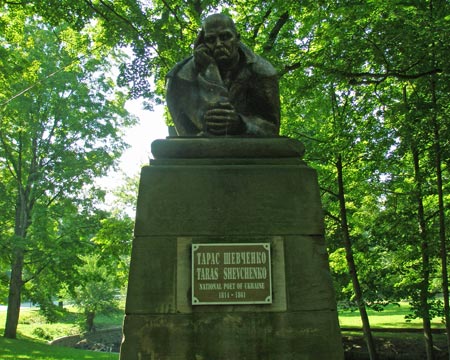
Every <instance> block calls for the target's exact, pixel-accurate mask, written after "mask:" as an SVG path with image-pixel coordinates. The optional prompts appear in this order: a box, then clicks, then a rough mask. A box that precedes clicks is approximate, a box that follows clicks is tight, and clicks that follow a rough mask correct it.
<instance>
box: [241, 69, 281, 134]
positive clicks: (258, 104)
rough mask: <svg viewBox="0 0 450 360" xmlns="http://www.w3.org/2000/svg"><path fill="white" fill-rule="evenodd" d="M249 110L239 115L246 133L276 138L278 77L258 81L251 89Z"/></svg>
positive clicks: (278, 109) (278, 96)
mask: <svg viewBox="0 0 450 360" xmlns="http://www.w3.org/2000/svg"><path fill="white" fill-rule="evenodd" d="M252 89H253V90H252V92H253V94H252V95H251V96H252V100H251V101H250V103H249V104H250V109H249V111H248V112H246V114H239V115H240V117H241V119H242V121H243V122H244V124H245V127H246V133H247V134H248V135H254V136H276V135H278V133H279V129H280V94H279V88H278V77H277V76H276V75H275V76H268V77H263V78H260V79H258V80H257V81H255V82H254V86H253V87H252Z"/></svg>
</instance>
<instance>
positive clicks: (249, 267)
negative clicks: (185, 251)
mask: <svg viewBox="0 0 450 360" xmlns="http://www.w3.org/2000/svg"><path fill="white" fill-rule="evenodd" d="M271 303H272V280H271V261H270V244H269V243H245V244H238V243H227V244H193V245H192V305H229V304H271Z"/></svg>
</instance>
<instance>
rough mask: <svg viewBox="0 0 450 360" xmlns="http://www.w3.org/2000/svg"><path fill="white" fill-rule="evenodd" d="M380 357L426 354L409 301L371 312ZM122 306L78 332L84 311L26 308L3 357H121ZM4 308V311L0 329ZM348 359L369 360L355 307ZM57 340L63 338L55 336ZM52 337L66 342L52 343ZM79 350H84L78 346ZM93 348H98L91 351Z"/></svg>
mask: <svg viewBox="0 0 450 360" xmlns="http://www.w3.org/2000/svg"><path fill="white" fill-rule="evenodd" d="M369 314H370V320H371V325H372V327H373V329H374V335H375V340H376V346H377V350H378V352H379V354H380V360H386V359H396V360H400V359H404V360H406V359H408V360H415V359H417V360H419V359H425V358H426V357H425V352H424V342H423V337H422V333H421V331H420V324H421V322H420V319H415V320H412V321H407V320H405V315H407V314H408V306H407V304H404V303H403V304H401V305H400V306H398V305H389V306H388V307H387V308H386V309H385V310H384V311H381V312H375V311H369ZM122 318H123V311H122V310H120V311H117V312H116V313H112V314H110V316H99V317H98V318H97V319H96V320H97V331H96V332H95V333H92V334H84V335H80V324H81V315H80V314H78V313H77V312H76V311H75V309H72V308H68V309H67V310H66V312H65V315H64V316H63V317H61V319H59V320H58V321H57V322H55V323H53V324H49V323H48V322H47V321H46V320H45V318H44V317H43V316H42V315H40V314H39V311H38V310H37V309H36V308H32V307H31V308H30V307H25V308H23V309H22V312H21V318H20V323H19V327H18V333H19V340H18V341H15V340H8V339H4V338H0V359H5V360H9V359H43V360H56V359H94V360H95V359H115V360H117V359H118V354H117V352H118V350H119V346H120V340H121V323H122ZM4 320H5V312H4V311H1V310H0V333H1V332H3V329H2V326H3V324H4ZM339 321H340V324H341V327H342V329H343V332H342V335H343V344H344V349H345V353H346V357H345V358H346V359H355V360H362V359H368V355H367V352H366V347H365V344H364V340H363V338H362V334H361V331H360V330H359V329H360V328H361V323H360V320H359V314H358V312H357V311H351V310H345V311H340V315H339ZM433 328H434V330H435V333H434V340H435V348H436V354H437V359H444V358H448V355H447V353H446V338H445V334H444V332H443V325H442V323H441V321H440V319H435V320H434V321H433ZM62 337H63V339H61V338H62ZM55 339H59V340H56V341H55ZM51 342H53V343H54V344H58V345H65V346H66V347H63V346H49V345H48V344H49V343H51ZM80 349H81V350H80ZM92 350H95V352H93V351H92Z"/></svg>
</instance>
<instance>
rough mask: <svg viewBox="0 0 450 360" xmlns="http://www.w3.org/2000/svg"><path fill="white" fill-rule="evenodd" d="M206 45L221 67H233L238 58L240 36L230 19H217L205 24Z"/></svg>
mask: <svg viewBox="0 0 450 360" xmlns="http://www.w3.org/2000/svg"><path fill="white" fill-rule="evenodd" d="M203 29H204V32H205V38H204V39H205V40H204V42H205V45H206V46H207V47H208V48H209V50H210V51H211V54H212V56H213V57H214V59H215V60H216V62H217V64H218V65H219V66H221V65H225V66H226V65H231V64H233V62H234V60H235V59H237V58H238V56H239V55H238V49H239V35H238V34H237V33H236V31H235V30H234V28H233V26H232V25H231V24H230V19H228V18H221V17H215V18H214V19H213V20H209V21H208V19H207V21H206V22H205V24H204V28H203Z"/></svg>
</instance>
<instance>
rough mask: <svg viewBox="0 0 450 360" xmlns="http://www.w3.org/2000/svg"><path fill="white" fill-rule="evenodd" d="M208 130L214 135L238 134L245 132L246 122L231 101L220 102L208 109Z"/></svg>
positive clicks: (206, 121)
mask: <svg viewBox="0 0 450 360" xmlns="http://www.w3.org/2000/svg"><path fill="white" fill-rule="evenodd" d="M204 121H205V123H206V131H207V132H208V133H211V134H213V135H227V134H228V135H238V134H240V133H242V132H243V127H244V123H243V121H242V119H241V117H240V116H239V114H238V113H237V112H236V110H235V108H234V106H233V105H232V104H231V103H230V102H221V103H218V104H217V105H216V106H215V107H213V108H211V109H209V110H208V111H206V113H205V116H204Z"/></svg>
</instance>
